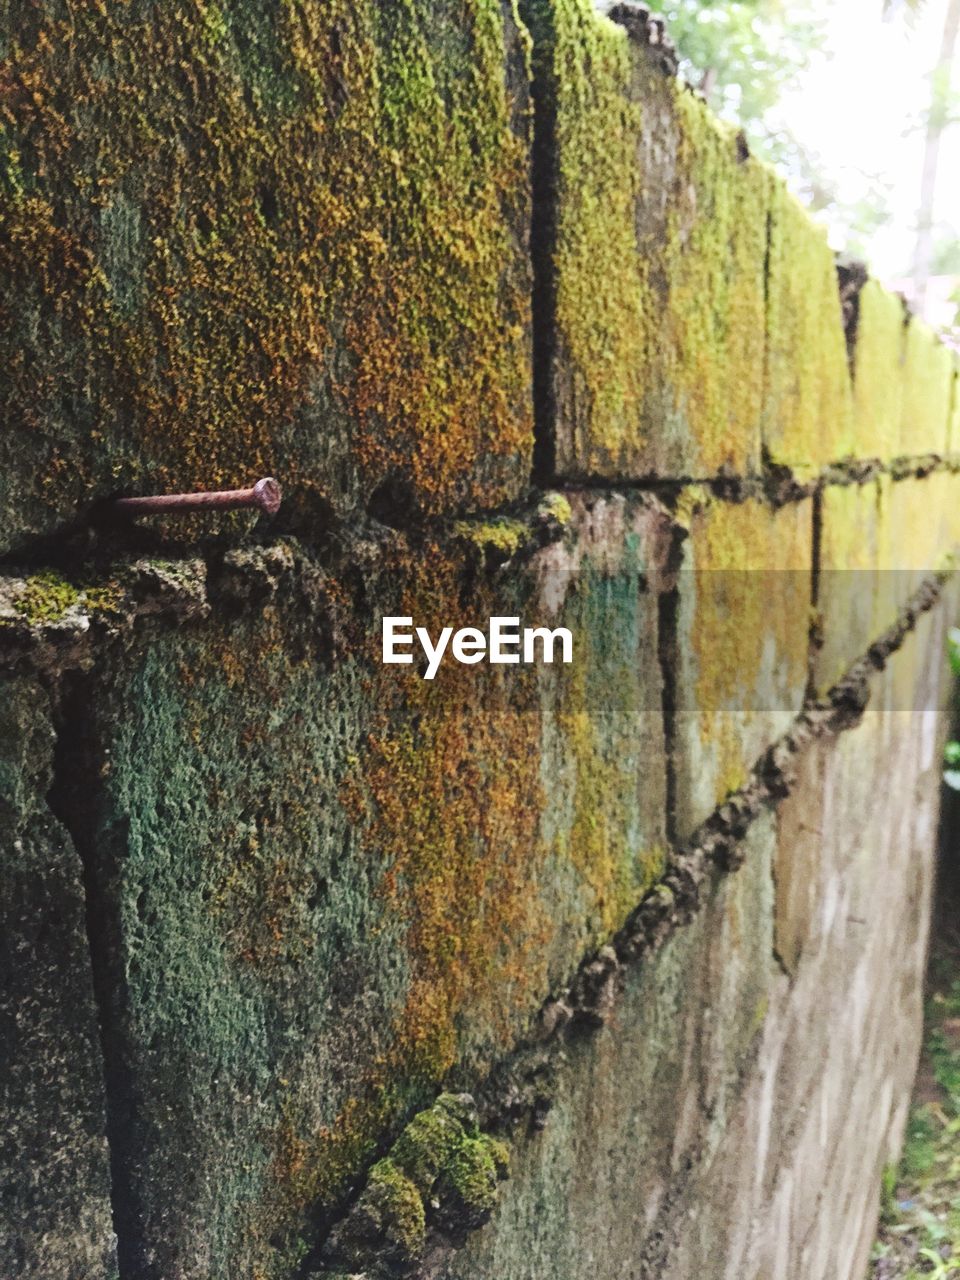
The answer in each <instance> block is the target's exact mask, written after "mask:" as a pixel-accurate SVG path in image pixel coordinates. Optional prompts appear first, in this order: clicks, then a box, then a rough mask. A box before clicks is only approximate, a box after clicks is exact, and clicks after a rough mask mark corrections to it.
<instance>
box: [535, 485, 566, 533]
mask: <svg viewBox="0 0 960 1280" xmlns="http://www.w3.org/2000/svg"><path fill="white" fill-rule="evenodd" d="M537 514H538V515H542V516H543V517H544V518H545V519H547V520H551V521H554V522H555V523H556V524H558V525H560V526H561V528H566V527H567V525H569V524H570V521H571V520H572V519H573V511H572V509H571V507H570V502H569V499H568V498H566V497H565V495H564V494H562V493H547V494H544V496H543V498H541V500H540V504H539V506H538V507H537Z"/></svg>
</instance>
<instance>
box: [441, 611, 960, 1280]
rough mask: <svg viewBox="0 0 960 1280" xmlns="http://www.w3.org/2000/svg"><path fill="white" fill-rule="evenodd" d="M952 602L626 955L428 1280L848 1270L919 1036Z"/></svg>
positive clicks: (726, 1278)
mask: <svg viewBox="0 0 960 1280" xmlns="http://www.w3.org/2000/svg"><path fill="white" fill-rule="evenodd" d="M954 607H955V606H954ZM951 616H952V614H951V613H950V612H949V611H947V610H946V609H941V610H939V611H938V613H936V614H934V615H930V616H928V617H927V618H925V619H924V620H923V621H922V622H921V624H920V627H919V629H918V631H917V634H916V635H915V636H913V637H912V638H911V639H910V641H909V642H908V644H907V647H906V648H905V650H904V651H903V652H902V653H900V654H897V655H895V656H894V658H893V659H892V660H891V664H890V667H889V669H888V670H887V672H886V673H885V674H883V675H882V676H879V677H877V678H876V680H875V682H874V689H873V700H872V702H871V704H870V707H869V708H868V710H867V712H866V715H865V717H864V720H863V722H862V724H861V725H860V726H859V727H858V728H856V729H854V730H852V731H850V732H849V733H846V734H844V735H842V736H841V737H840V738H839V739H838V740H831V741H824V742H823V743H822V744H820V745H817V746H815V747H814V748H813V749H812V750H811V752H810V753H809V754H808V755H807V756H806V757H805V758H804V759H803V760H802V762H801V765H800V775H799V780H798V785H797V788H796V790H795V792H794V794H793V796H792V797H791V798H790V799H789V800H788V801H786V803H785V804H784V805H783V807H782V808H781V810H780V812H779V814H778V815H777V816H776V818H772V817H765V818H762V819H761V820H759V821H758V822H757V823H756V824H755V825H754V827H753V828H752V829H751V832H750V834H749V836H748V838H747V844H746V860H745V865H744V866H743V868H742V869H741V870H740V871H739V872H737V873H736V874H735V875H734V876H732V877H728V878H725V879H723V880H721V881H720V882H718V884H717V886H716V887H715V890H714V893H713V895H712V896H711V898H710V901H709V903H708V904H707V905H706V907H705V908H704V910H703V912H702V914H701V915H700V916H699V917H698V918H697V919H696V920H695V921H694V923H693V924H692V925H691V926H690V927H689V928H688V929H686V930H684V931H682V932H680V933H677V934H675V935H674V936H673V937H672V938H671V939H670V940H669V941H668V942H667V943H666V944H665V945H664V946H663V947H662V949H661V950H660V951H658V952H657V953H656V954H655V955H653V956H651V957H650V958H648V959H647V960H646V961H645V962H644V963H642V964H641V965H640V966H639V967H638V968H637V969H636V970H635V971H633V972H631V974H630V975H629V977H628V983H627V989H626V992H625V995H624V998H623V1003H622V1005H621V1006H620V1007H619V1008H618V1010H617V1012H616V1014H615V1015H614V1016H613V1017H612V1018H611V1019H609V1021H608V1023H607V1025H606V1027H605V1028H604V1029H602V1030H600V1031H598V1032H597V1034H596V1035H595V1036H594V1037H592V1038H588V1039H586V1040H584V1041H581V1042H580V1043H579V1044H578V1045H577V1046H576V1047H575V1048H574V1050H573V1052H572V1054H571V1061H570V1064H569V1072H568V1074H567V1075H566V1077H565V1079H564V1081H563V1083H562V1085H561V1090H560V1093H559V1096H558V1099H557V1103H556V1105H555V1107H554V1110H553V1112H552V1113H551V1115H550V1118H549V1120H548V1123H547V1127H546V1130H545V1131H544V1132H543V1133H542V1134H538V1135H536V1136H533V1137H529V1138H527V1139H518V1142H517V1150H516V1151H515V1155H514V1159H513V1166H512V1169H513V1172H512V1176H511V1180H510V1182H508V1183H507V1184H505V1186H504V1188H503V1189H502V1191H501V1204H500V1207H499V1208H498V1209H497V1210H495V1212H494V1216H493V1219H492V1221H491V1223H490V1225H489V1226H487V1227H485V1228H484V1229H483V1230H481V1231H480V1232H479V1233H478V1234H477V1235H476V1236H475V1237H474V1238H473V1239H472V1241H471V1242H470V1244H469V1245H468V1247H467V1249H466V1250H465V1251H464V1252H463V1253H462V1254H461V1255H460V1256H459V1257H457V1258H456V1259H454V1260H453V1262H452V1263H450V1264H449V1265H448V1266H447V1269H446V1270H445V1271H444V1272H443V1277H444V1280H486V1278H487V1277H490V1280H493V1277H502V1276H505V1275H509V1276H510V1277H511V1280H540V1277H543V1276H547V1275H549V1276H551V1277H556V1280H581V1278H582V1280H587V1278H588V1277H589V1278H590V1280H607V1278H608V1277H609V1280H653V1278H654V1277H660V1276H663V1275H675V1276H684V1277H687V1276H700V1275H709V1276H711V1277H713V1276H716V1277H718V1278H720V1277H722V1278H723V1280H744V1277H748V1278H749V1280H795V1278H796V1277H798V1276H802V1277H803V1278H804V1280H858V1278H859V1277H860V1276H862V1275H863V1272H864V1268H865V1265H866V1261H867V1255H868V1252H869V1248H870V1245H871V1243H872V1239H873V1232H874V1229H875V1224H876V1217H877V1212H878V1208H879V1182H880V1173H881V1170H882V1168H883V1166H884V1165H885V1164H886V1163H887V1162H888V1161H889V1160H891V1159H892V1158H894V1157H895V1154H896V1152H897V1150H898V1146H899V1141H900V1136H901V1133H902V1129H903V1124H904V1120H905V1116H906V1108H907V1103H908V1100H909V1094H910V1086H911V1082H912V1077H913V1072H914V1069H915V1065H916V1058H917V1054H918V1051H919V1043H920V1030H921V1014H922V983H923V969H924V963H925V953H926V934H927V925H928V919H929V899H930V893H931V886H932V879H933V858H934V848H935V830H934V825H935V818H934V815H935V812H936V803H937V792H938V788H939V761H940V749H941V747H942V737H941V732H942V725H943V719H942V715H943V705H944V697H945V695H946V692H947V683H946V679H945V663H944V661H943V648H942V645H943V639H944V626H945V624H946V623H947V621H948V620H949V618H950V617H951ZM891 939H895V940H896V945H895V946H892V945H891ZM776 960H779V962H780V963H779V964H778V963H776ZM781 966H786V967H787V968H788V970H789V976H788V974H787V973H786V972H784V969H783V967H781Z"/></svg>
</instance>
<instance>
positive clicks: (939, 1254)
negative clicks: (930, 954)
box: [871, 947, 960, 1280]
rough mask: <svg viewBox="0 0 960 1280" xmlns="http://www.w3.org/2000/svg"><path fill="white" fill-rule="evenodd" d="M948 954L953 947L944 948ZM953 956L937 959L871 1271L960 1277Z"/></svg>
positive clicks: (958, 1021) (959, 982) (959, 1112)
mask: <svg viewBox="0 0 960 1280" xmlns="http://www.w3.org/2000/svg"><path fill="white" fill-rule="evenodd" d="M942 950H943V951H944V952H946V948H945V947H944V948H942ZM956 972H957V956H956V954H955V953H953V952H949V953H946V954H941V955H939V956H935V958H934V964H933V966H932V971H931V978H932V982H933V984H934V991H933V994H932V995H931V997H930V1000H929V1002H928V1005H927V1015H926V1022H927V1039H926V1045H925V1049H924V1065H922V1066H921V1070H920V1077H919V1078H920V1080H922V1081H924V1084H923V1089H922V1097H923V1100H922V1101H920V1100H918V1101H917V1102H916V1103H915V1105H914V1108H913V1110H912V1112H911V1114H910V1118H909V1120H908V1122H907V1132H906V1142H905V1146H904V1151H903V1157H902V1159H901V1162H900V1167H899V1169H898V1170H894V1171H892V1173H891V1171H887V1173H886V1174H885V1175H884V1180H883V1186H882V1190H881V1195H882V1220H881V1228H880V1239H879V1240H878V1242H877V1244H876V1246H875V1247H874V1251H873V1262H874V1263H875V1264H877V1265H876V1268H875V1270H874V1271H872V1272H871V1274H873V1275H875V1276H876V1277H880V1276H893V1275H897V1276H901V1277H903V1280H920V1277H926V1278H927V1280H929V1277H931V1276H932V1277H939V1278H940V1280H948V1277H949V1278H952V1280H956V1278H957V1277H960V1144H958V1135H960V1034H958V1030H960V979H957V978H956V977H955V976H954V975H955V974H956Z"/></svg>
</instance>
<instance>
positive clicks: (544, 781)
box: [67, 495, 675, 1280]
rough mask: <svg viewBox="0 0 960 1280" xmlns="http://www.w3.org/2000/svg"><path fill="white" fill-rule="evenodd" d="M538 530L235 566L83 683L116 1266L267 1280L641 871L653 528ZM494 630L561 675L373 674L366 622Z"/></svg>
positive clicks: (656, 573)
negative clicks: (558, 643)
mask: <svg viewBox="0 0 960 1280" xmlns="http://www.w3.org/2000/svg"><path fill="white" fill-rule="evenodd" d="M548 509H550V508H548ZM550 510H553V511H554V512H557V511H559V512H560V513H561V515H562V519H563V521H564V522H565V523H564V524H563V525H562V527H561V526H560V524H559V521H557V518H556V515H555V514H554V515H553V516H551V519H554V521H555V523H556V524H557V528H556V529H555V530H554V533H553V534H552V535H551V536H552V537H553V538H554V539H555V540H554V541H553V542H551V543H549V544H548V545H547V546H546V547H545V548H544V549H543V550H540V551H538V550H537V547H536V542H535V541H534V543H533V545H532V547H531V549H530V552H528V553H527V556H526V559H525V558H524V555H523V553H522V544H523V541H524V539H528V538H531V537H533V536H534V535H536V534H537V531H538V529H539V528H540V525H539V521H540V520H541V519H542V517H541V516H534V517H533V518H532V521H531V523H530V524H529V525H526V526H525V525H524V524H522V523H521V522H519V521H517V520H512V521H499V522H496V521H494V522H489V523H486V524H484V523H474V524H472V525H468V524H464V525H462V526H461V527H460V534H459V535H458V538H457V540H455V541H453V542H450V543H448V544H446V545H442V544H437V543H433V542H429V541H428V542H426V543H423V544H420V543H412V542H411V541H409V540H408V539H405V538H403V537H401V536H400V535H397V534H393V533H390V532H389V531H381V534H380V541H379V542H377V541H376V540H370V541H369V542H367V543H362V542H357V543H356V544H354V545H353V546H352V547H351V548H350V550H349V554H348V555H347V556H346V558H345V561H344V570H343V572H342V573H340V574H339V575H338V574H337V573H329V574H322V573H321V572H320V571H319V570H318V568H317V567H316V566H315V565H314V563H313V562H312V561H311V560H310V558H309V557H304V556H303V553H302V552H300V551H299V550H297V549H296V548H295V547H293V546H292V545H291V546H286V547H285V545H284V544H280V545H279V546H277V547H274V548H272V549H270V550H268V551H260V552H255V551H251V552H248V553H247V554H246V557H243V556H241V557H239V558H238V557H234V558H233V560H232V562H231V563H230V564H228V566H227V567H226V570H225V571H223V572H222V573H221V576H220V577H218V578H211V579H210V581H209V583H208V586H207V591H208V594H209V597H210V599H212V600H214V601H215V602H216V603H217V610H218V612H217V616H214V617H212V618H210V619H209V620H208V621H203V620H202V613H198V614H196V616H195V620H194V625H193V626H192V627H191V626H186V625H183V626H180V627H179V628H178V629H177V630H176V631H171V629H170V627H169V625H168V624H166V623H164V622H163V621H162V620H161V621H160V622H158V623H157V624H155V625H151V624H150V622H149V620H146V621H145V622H144V623H143V624H142V630H140V631H138V632H136V633H135V637H134V640H133V642H132V644H131V647H130V648H129V650H128V651H127V652H124V653H117V654H115V655H114V656H113V657H112V659H111V661H110V663H109V664H108V668H109V669H108V670H107V671H106V672H105V673H104V674H103V675H101V674H99V673H98V674H96V675H95V676H93V677H91V679H92V681H93V683H92V684H91V686H90V690H89V693H88V697H87V701H86V703H85V707H84V713H83V722H84V726H85V727H84V732H83V735H82V736H81V738H79V739H78V740H77V742H76V744H75V751H76V754H75V756H74V757H73V761H72V764H71V769H72V779H73V790H72V792H71V793H70V794H69V795H68V797H67V803H68V805H69V806H70V807H71V809H72V812H73V826H74V827H75V829H76V830H77V831H78V832H83V833H84V834H83V839H84V842H85V856H87V857H88V858H89V859H90V862H91V866H92V868H93V885H94V892H95V895H96V899H97V901H98V903H99V904H100V911H101V913H102V918H103V928H102V933H101V935H100V937H99V938H98V944H97V945H98V959H99V962H100V964H101V965H102V966H103V969H104V973H105V975H106V979H105V980H106V982H107V985H108V986H109V988H110V989H111V990H112V992H113V993H114V996H113V1001H112V1004H111V1007H110V1010H109V1015H108V1026H107V1033H106V1039H107V1045H108V1052H109V1054H110V1056H111V1059H112V1060H113V1061H114V1062H116V1063H117V1064H120V1066H119V1068H118V1071H117V1076H116V1090H115V1094H114V1096H113V1097H112V1098H111V1122H112V1123H111V1138H112V1142H113V1149H114V1154H115V1158H116V1160H117V1162H118V1166H119V1169H120V1174H119V1185H120V1186H121V1187H122V1188H123V1191H122V1192H121V1193H120V1195H119V1196H118V1231H119V1235H120V1253H121V1262H122V1264H123V1265H124V1266H125V1267H126V1268H127V1269H128V1270H129V1271H130V1272H131V1274H135V1275H136V1276H138V1277H144V1278H147V1277H163V1278H164V1280H166V1277H168V1276H170V1275H178V1276H181V1277H188V1276H189V1277H196V1278H197V1280H200V1278H201V1277H202V1278H203V1280H212V1278H213V1277H221V1276H222V1277H228V1276H230V1277H232V1276H235V1275H237V1274H245V1275H246V1274H251V1275H252V1274H258V1275H262V1276H269V1277H273V1276H278V1277H279V1276H284V1277H285V1276H287V1275H288V1274H289V1271H290V1268H291V1267H292V1265H293V1263H294V1261H295V1260H296V1257H297V1255H298V1252H299V1250H300V1248H301V1244H300V1235H301V1233H308V1227H309V1216H310V1215H311V1214H313V1213H315V1212H316V1211H317V1210H318V1208H319V1209H320V1210H323V1209H329V1208H330V1207H332V1206H334V1205H336V1204H337V1203H338V1201H339V1198H340V1197H341V1196H342V1195H343V1193H344V1191H345V1190H346V1189H347V1188H348V1187H349V1185H350V1182H351V1179H352V1178H353V1177H354V1176H355V1175H356V1174H357V1173H358V1172H359V1171H360V1169H361V1168H362V1167H363V1164H364V1162H365V1160H366V1159H367V1158H368V1157H369V1155H370V1154H371V1153H372V1152H373V1151H374V1150H375V1148H376V1145H377V1143H378V1142H379V1141H380V1140H381V1135H382V1134H383V1133H384V1132H389V1131H390V1129H391V1127H392V1126H393V1125H394V1124H395V1123H396V1122H397V1121H398V1119H400V1118H402V1117H403V1116H404V1115H405V1114H408V1113H409V1111H410V1109H411V1108H415V1107H416V1106H418V1105H422V1104H423V1103H424V1102H426V1101H429V1099H430V1097H431V1096H432V1091H433V1090H434V1089H435V1088H436V1087H437V1085H439V1084H440V1082H441V1081H442V1080H444V1079H445V1078H448V1077H449V1076H450V1073H451V1072H453V1073H454V1076H456V1075H463V1076H465V1077H467V1078H473V1077H475V1076H476V1075H477V1074H478V1073H480V1072H481V1071H482V1070H483V1069H484V1066H485V1065H488V1064H489V1063H490V1062H492V1060H493V1058H494V1057H495V1056H496V1055H497V1054H502V1053H503V1052H505V1051H506V1050H507V1049H508V1048H509V1047H510V1045H511V1044H512V1043H513V1040H514V1039H515V1038H516V1037H517V1036H518V1035H519V1034H520V1033H521V1032H522V1031H523V1029H524V1027H525V1026H526V1025H527V1023H528V1022H529V1020H530V1018H531V1017H532V1016H533V1015H534V1014H535V1013H536V1011H537V1009H538V1008H539V1007H540V1005H541V1004H542V1002H543V1001H544V999H545V998H546V996H547V995H548V993H549V991H550V990H551V989H552V987H553V986H554V985H555V984H557V983H558V982H560V981H561V980H562V979H563V978H564V976H565V975H566V974H568V973H569V972H570V971H571V970H572V969H573V968H574V967H575V966H576V964H577V962H578V960H579V958H580V956H581V955H582V954H583V953H584V952H585V951H587V950H589V949H590V948H591V947H592V946H595V945H597V944H598V943H599V942H600V941H603V940H604V939H605V938H606V937H608V936H609V935H610V933H612V932H613V931H614V930H615V929H616V928H618V927H619V926H620V925H621V924H622V923H623V921H624V919H625V917H626V915H627V913H628V912H629V911H630V910H631V908H632V907H633V905H634V903H635V902H636V901H637V898H638V897H639V896H640V895H642V893H643V892H644V891H645V890H646V889H647V888H649V887H650V886H651V885H652V884H653V883H654V881H655V879H656V878H657V876H658V875H659V874H660V872H661V870H662V866H663V859H664V856H665V847H666V833H665V827H664V824H665V794H666V783H665V773H664V747H663V730H662V691H661V685H660V680H661V674H660V667H659V662H658V643H657V628H658V613H659V610H658V592H659V590H660V589H661V586H662V585H665V584H667V582H668V581H669V578H668V559H669V555H670V551H671V549H672V547H673V539H674V536H675V526H674V523H673V521H672V519H671V518H670V516H669V513H668V512H667V511H666V510H665V509H664V508H663V507H662V506H660V505H659V504H658V503H657V502H656V501H654V500H653V499H652V498H648V497H641V496H638V497H634V498H630V499H626V498H624V497H620V496H613V497H603V496H595V495H585V496H583V497H579V498H578V497H576V496H575V497H574V498H573V500H572V502H570V503H568V502H566V500H564V501H563V502H561V503H559V504H555V507H554V508H552V509H550ZM489 557H492V560H491V559H489ZM511 557H514V560H513V562H510V559H511ZM505 560H506V561H508V563H506V564H504V563H503V562H504V561H505ZM485 564H489V565H490V567H488V568H484V565H485ZM498 565H500V566H501V567H497V566H498ZM348 566H359V567H360V568H359V571H358V570H357V569H356V568H350V567H348ZM270 575H273V577H274V578H275V582H274V588H273V592H272V593H271V590H270V589H269V587H268V586H267V585H266V582H267V579H268V578H269V576H270ZM468 588H469V592H470V594H469V597H468V599H469V606H468V607H466V608H465V607H464V605H463V603H462V601H463V599H464V597H463V594H462V593H463V592H464V591H465V590H467V589H468ZM258 597H259V598H258ZM231 601H233V602H234V603H235V604H240V605H241V606H242V608H243V614H242V615H241V616H239V617H235V616H233V613H234V607H233V604H231ZM511 612H513V613H516V614H518V615H520V616H523V617H524V619H525V622H526V624H528V625H534V624H536V623H538V622H540V623H543V624H548V623H549V624H550V625H551V626H552V625H558V624H561V623H566V624H568V625H570V626H571V627H572V628H573V629H574V632H575V635H576V637H577V645H578V648H579V653H578V656H577V661H576V662H575V664H574V665H572V666H569V667H560V666H553V667H549V666H539V667H527V668H523V669H517V668H510V667H499V668H498V667H489V666H481V667H466V666H459V665H456V664H453V665H445V666H444V667H442V668H441V670H440V673H439V675H438V677H437V679H436V680H435V681H432V682H426V681H422V680H420V679H419V677H418V675H417V673H416V672H415V671H413V670H411V669H410V668H403V667H383V666H381V665H380V661H379V658H380V631H379V617H380V615H381V614H399V615H409V616H413V617H414V618H415V619H416V620H417V623H418V624H420V625H425V626H428V627H430V629H431V630H432V632H433V633H434V634H436V633H437V631H438V630H439V624H440V622H441V621H442V622H443V623H444V624H446V625H451V624H453V625H459V623H458V619H459V622H462V623H463V624H467V623H470V622H476V621H478V620H481V619H485V618H486V617H488V616H490V615H491V614H496V613H500V614H503V613H511Z"/></svg>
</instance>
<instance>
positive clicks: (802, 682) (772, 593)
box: [669, 491, 813, 840]
mask: <svg viewBox="0 0 960 1280" xmlns="http://www.w3.org/2000/svg"><path fill="white" fill-rule="evenodd" d="M684 501H685V502H686V503H687V515H686V518H687V520H688V524H689V536H688V538H687V540H686V541H685V543H684V549H683V563H682V566H681V569H680V573H679V575H678V581H679V599H678V603H677V609H676V622H675V627H674V634H673V635H672V636H671V637H670V641H669V649H670V654H671V660H672V662H673V663H674V664H675V667H674V671H675V675H674V680H673V689H674V699H675V706H674V713H673V714H674V727H673V764H674V774H675V787H676V790H675V796H674V801H675V815H674V821H675V833H676V837H677V839H679V840H684V839H686V838H687V837H688V836H689V835H690V834H691V833H692V832H693V830H694V829H695V828H696V827H697V826H698V825H699V824H700V823H701V822H703V821H704V820H705V819H706V818H707V817H709V815H710V814H711V813H712V812H713V810H714V809H715V808H716V807H717V805H719V804H720V803H721V802H722V801H723V800H724V799H725V798H726V796H727V795H728V794H729V793H730V792H731V791H734V790H736V789H737V787H739V786H741V785H742V784H743V783H744V782H746V780H747V775H748V773H749V771H750V769H751V768H752V766H753V765H754V764H755V762H756V761H757V759H758V758H759V756H760V755H761V754H762V752H763V750H764V749H765V747H767V746H768V745H769V744H770V743H771V742H773V741H775V740H776V739H777V738H778V737H779V736H780V735H781V734H782V733H784V732H785V731H786V729H787V728H788V727H789V725H790V723H791V721H792V720H793V718H794V717H795V716H796V715H797V714H798V712H799V710H800V708H801V706H802V704H803V699H804V695H805V692H806V685H807V668H808V654H809V648H808V629H809V620H810V604H811V590H812V575H811V570H810V566H811V564H812V544H813V509H812V503H811V502H810V501H809V500H804V501H801V502H797V503H793V504H790V505H789V506H786V507H782V508H780V509H774V508H772V507H770V506H769V505H768V504H767V503H765V502H763V501H762V500H759V499H749V500H747V501H745V502H742V503H735V502H723V501H719V500H717V499H714V498H708V497H702V498H698V497H697V496H696V495H690V494H689V491H688V495H687V498H685V499H684ZM679 514H681V515H682V514H683V512H682V509H681V512H680V513H679Z"/></svg>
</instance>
